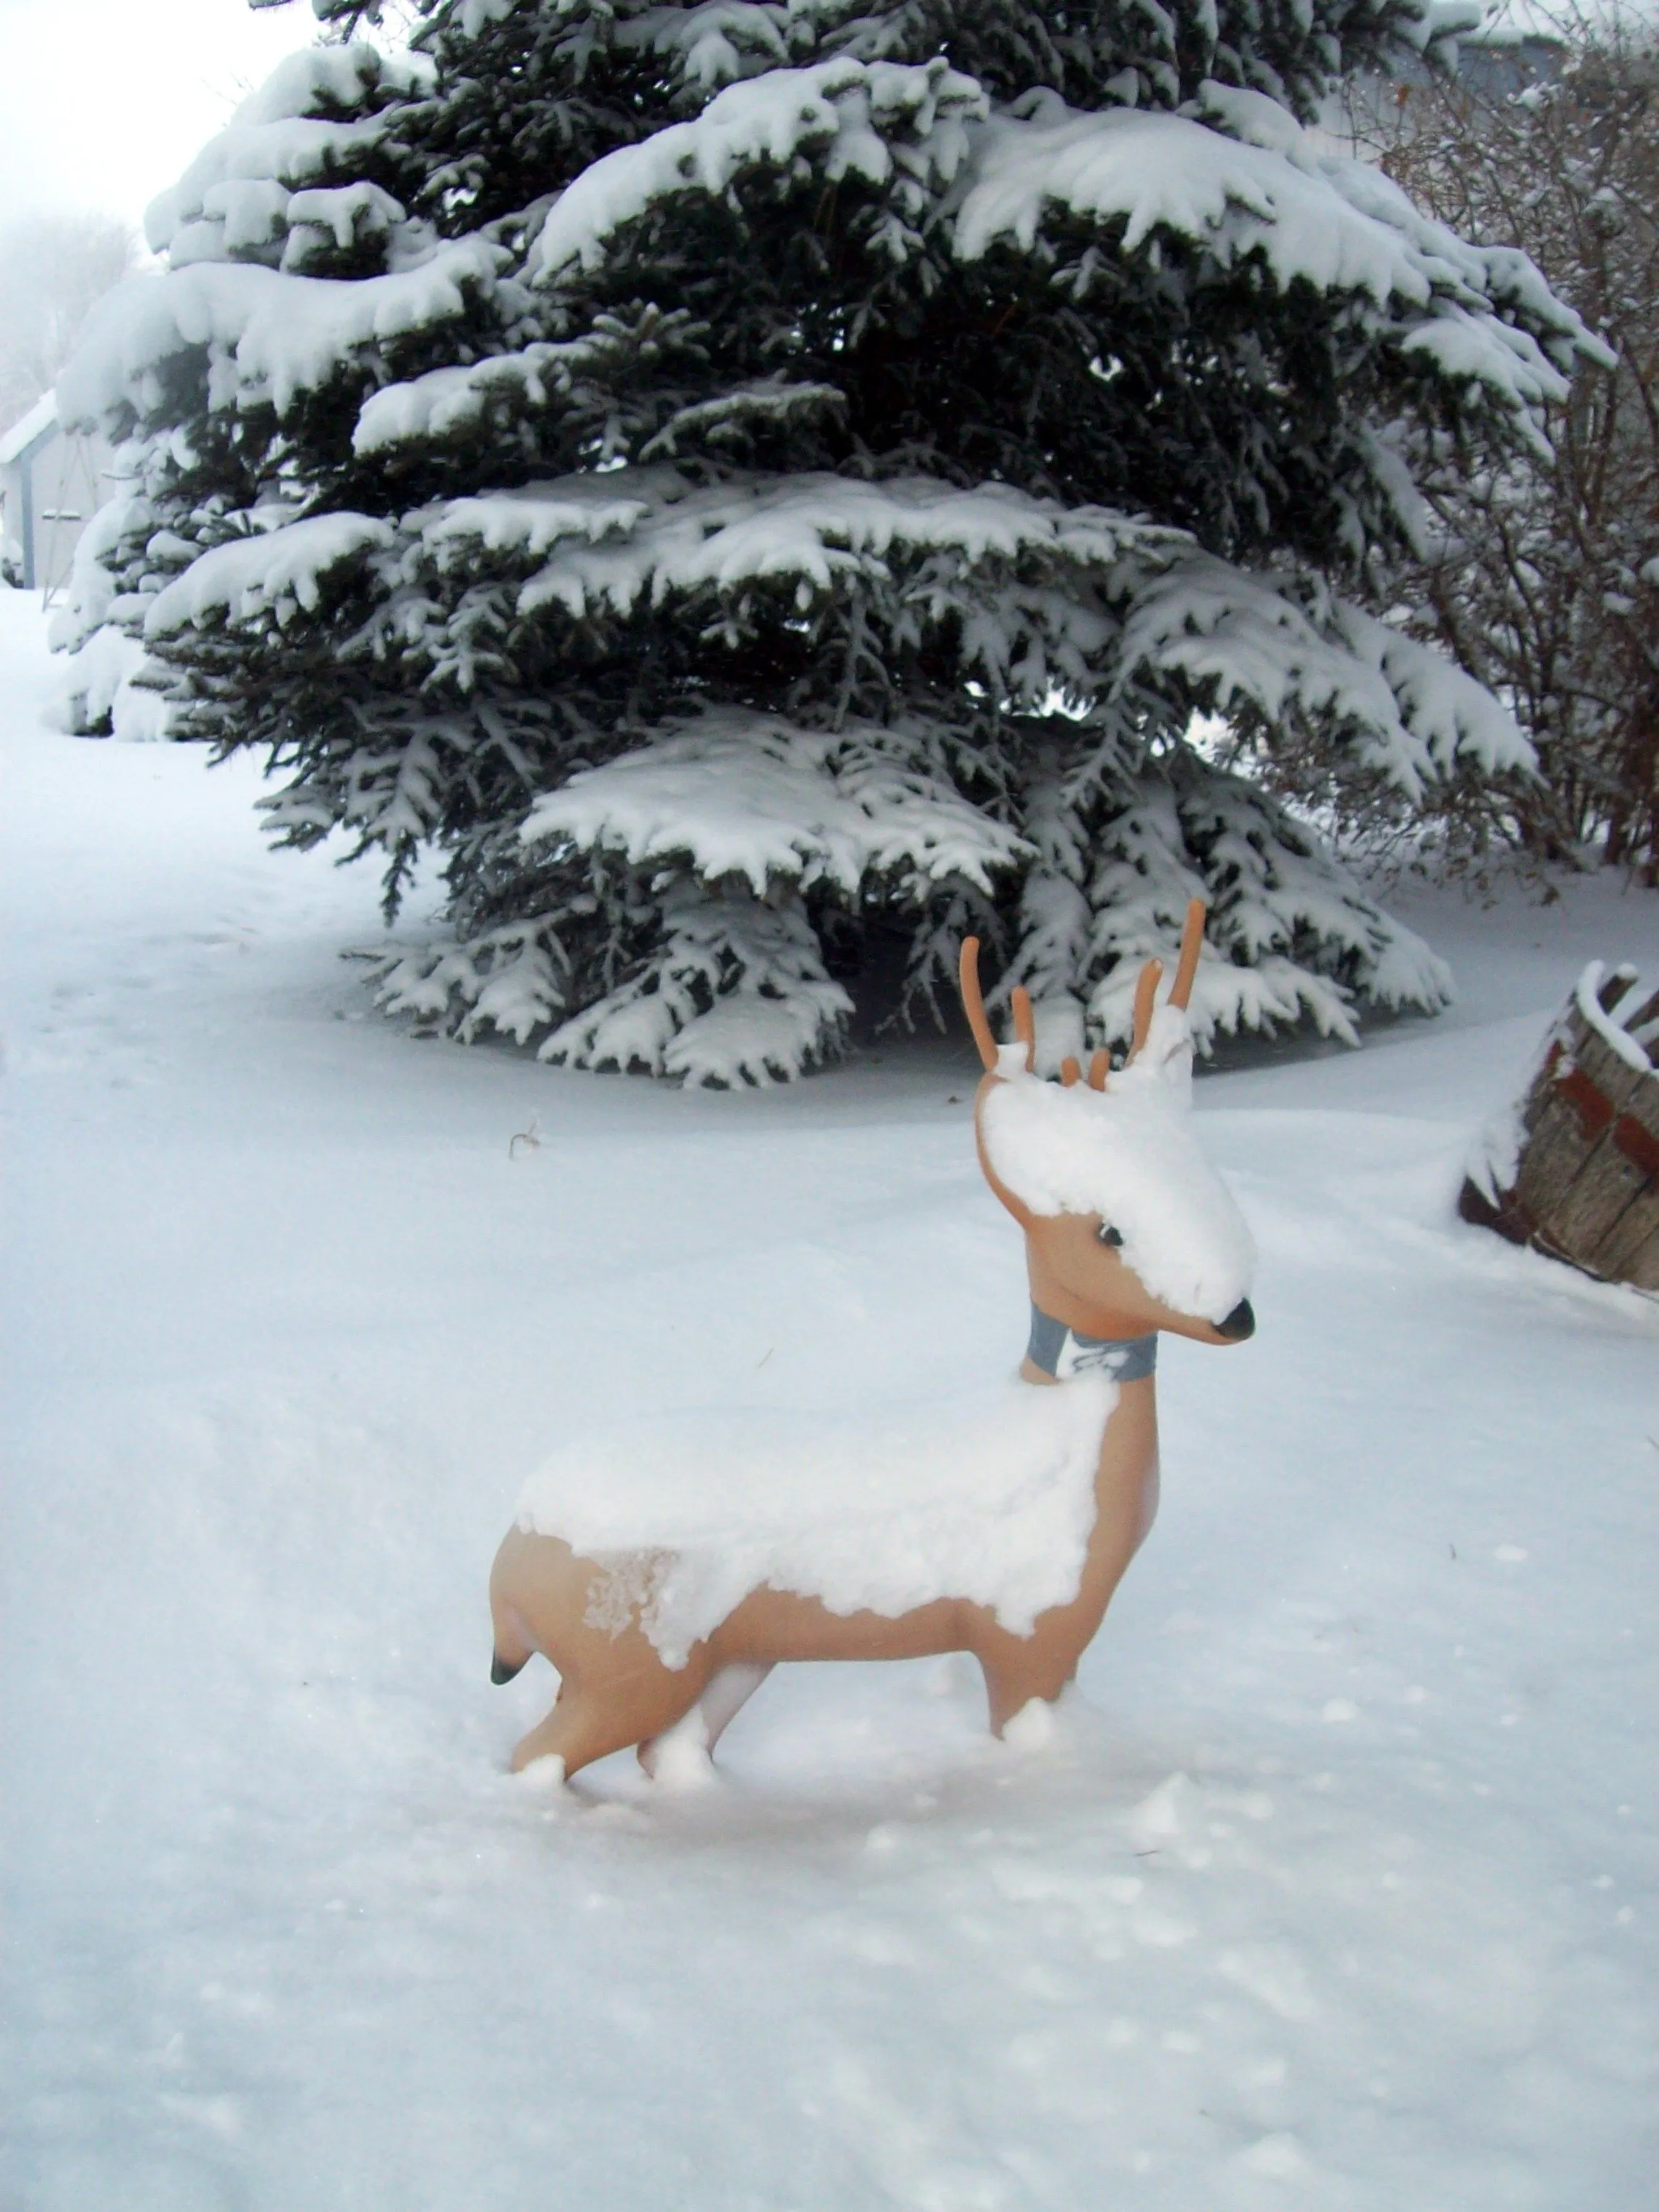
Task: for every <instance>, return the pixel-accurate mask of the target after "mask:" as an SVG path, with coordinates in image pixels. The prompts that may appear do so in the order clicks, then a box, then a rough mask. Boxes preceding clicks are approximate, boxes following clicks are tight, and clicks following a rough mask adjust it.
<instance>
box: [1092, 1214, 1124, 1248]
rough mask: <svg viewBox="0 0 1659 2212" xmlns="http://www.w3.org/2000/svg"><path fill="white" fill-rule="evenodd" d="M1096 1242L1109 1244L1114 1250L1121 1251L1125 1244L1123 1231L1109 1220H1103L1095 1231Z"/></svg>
mask: <svg viewBox="0 0 1659 2212" xmlns="http://www.w3.org/2000/svg"><path fill="white" fill-rule="evenodd" d="M1095 1242H1096V1243H1097V1244H1109V1245H1110V1246H1111V1248H1112V1249H1113V1251H1114V1252H1117V1251H1121V1249H1122V1246H1123V1232H1122V1231H1121V1230H1119V1229H1114V1228H1113V1226H1112V1225H1111V1223H1110V1222H1109V1221H1103V1222H1102V1223H1101V1225H1100V1226H1099V1228H1098V1229H1097V1230H1096V1231H1095Z"/></svg>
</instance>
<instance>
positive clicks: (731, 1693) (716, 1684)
mask: <svg viewBox="0 0 1659 2212" xmlns="http://www.w3.org/2000/svg"><path fill="white" fill-rule="evenodd" d="M771 1671H772V1669H771V1668H770V1667H769V1666H760V1665H751V1664H750V1663H748V1662H735V1663H734V1664H732V1666H729V1667H722V1668H720V1670H719V1671H718V1673H716V1674H714V1677H713V1678H712V1679H711V1680H710V1682H709V1685H708V1688H707V1689H706V1690H705V1691H704V1692H703V1693H702V1697H701V1698H700V1699H698V1700H697V1703H696V1705H695V1707H691V1708H689V1709H688V1710H687V1711H686V1713H685V1715H684V1718H683V1719H681V1720H679V1721H678V1722H676V1723H675V1726H674V1730H673V1733H674V1734H676V1735H688V1734H690V1735H694V1736H695V1740H696V1745H697V1748H698V1749H699V1750H700V1751H702V1752H703V1753H707V1754H708V1755H710V1756H712V1755H713V1753H714V1746H715V1745H716V1744H717V1743H718V1742H719V1741H720V1738H721V1737H722V1736H723V1735H725V1734H726V1729H728V1728H730V1726H731V1725H732V1722H733V1721H734V1720H735V1719H736V1718H737V1717H738V1714H739V1713H740V1712H741V1711H743V1709H744V1706H745V1705H747V1704H748V1703H749V1700H750V1698H752V1697H753V1696H754V1694H755V1692H756V1691H757V1690H758V1689H759V1687H760V1686H761V1684H762V1683H763V1681H764V1680H766V1678H767V1676H768V1675H769V1674H770V1673H771ZM665 1748H666V1744H665V1739H664V1737H662V1736H653V1737H652V1738H651V1739H650V1740H649V1741H648V1742H646V1743H642V1744H641V1746H640V1765H641V1766H642V1767H643V1768H644V1769H645V1771H646V1772H647V1774H649V1775H651V1776H652V1777H653V1778H654V1777H655V1775H656V1771H657V1765H658V1759H659V1755H660V1753H662V1752H663V1751H664V1750H665Z"/></svg>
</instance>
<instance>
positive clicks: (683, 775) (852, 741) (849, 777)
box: [521, 707, 1029, 903]
mask: <svg viewBox="0 0 1659 2212" xmlns="http://www.w3.org/2000/svg"><path fill="white" fill-rule="evenodd" d="M913 750H914V747H907V745H906V744H905V740H904V736H903V733H902V732H894V731H890V730H886V729H884V728H881V727H879V726H877V725H875V724H872V723H851V724H848V726H844V727H843V728H842V729H840V730H837V731H834V732H829V731H821V730H804V729H798V728H795V727H793V726H791V725H790V724H789V723H787V722H786V721H783V720H781V719H780V718H779V717H777V716H776V715H772V714H755V713H752V712H750V711H749V710H748V709H746V708H736V707H724V708H710V709H708V711H707V712H706V713H704V714H702V715H701V716H699V717H698V719H697V720H696V721H694V722H692V723H691V724H690V726H684V727H681V728H678V729H675V728H674V727H673V726H669V728H668V729H667V731H666V732H665V735H664V736H662V737H661V738H657V739H655V740H653V743H651V744H648V745H646V746H643V747H641V749H640V750H638V751H635V752H630V753H624V754H623V756H622V757H620V758H619V759H617V760H614V761H611V762H608V763H606V764H605V766H604V767H602V768H596V769H588V770H586V772H585V773H583V774H581V775H574V776H572V777H571V779H570V781H568V783H567V784H565V785H564V786H563V787H562V789H560V790H558V791H556V792H553V793H549V794H548V796H546V797H545V798H544V799H538V801H537V803H536V805H535V806H534V807H532V810H531V812H530V815H529V817H528V818H527V820H526V823H525V825H524V829H523V831H522V833H521V834H522V836H523V839H524V842H526V844H537V843H539V842H543V841H544V840H548V839H564V840H568V841H569V842H573V843H574V844H576V845H579V846H581V847H584V848H608V849H611V850H614V851H619V852H621V853H622V854H623V855H624V856H625V857H626V858H627V859H628V860H629V861H631V862H633V863H634V864H635V865H636V866H644V865H646V864H648V863H651V862H660V861H663V860H668V859H670V858H679V859H684V860H688V861H689V862H690V866H691V867H692V869H693V870H694V871H695V872H696V874H697V875H698V876H699V877H700V878H702V879H703V880H704V881H705V882H708V883H717V882H719V881H720V879H721V878H725V877H739V876H740V877H743V878H745V879H746V880H747V881H748V883H749V884H750V887H751V888H752V890H754V892H755V894H756V896H757V897H758V896H763V895H764V894H765V893H766V891H767V890H768V889H769V886H771V885H772V884H774V883H775V882H777V881H782V882H788V883H792V884H796V885H797V886H799V888H801V889H806V888H808V887H810V886H811V885H812V884H817V883H821V882H822V883H829V884H834V885H836V887H837V888H839V889H840V890H842V891H844V892H845V893H847V894H848V896H857V894H858V893H859V892H860V890H861V889H862V888H863V886H864V883H865V879H866V877H867V876H871V875H874V876H878V877H881V878H893V879H896V880H897V881H899V882H900V883H901V884H908V886H909V887H910V888H911V890H912V891H913V895H914V897H915V902H917V903H920V902H921V901H922V899H924V898H925V896H926V895H927V890H929V889H930V888H931V887H932V886H933V885H934V884H939V883H942V882H944V881H945V880H946V879H947V878H951V877H963V878H966V879H967V880H968V881H969V882H970V883H973V884H976V885H978V886H979V888H980V889H981V890H985V891H987V892H988V891H989V890H991V889H992V878H993V876H994V874H995V873H997V872H1003V871H1006V870H1009V869H1011V868H1012V867H1013V866H1015V864H1016V863H1017V862H1018V860H1020V859H1021V858H1022V857H1023V856H1024V854H1026V852H1027V851H1028V850H1029V848H1028V847H1027V846H1026V845H1025V842H1024V839H1022V838H1020V837H1018V836H1016V835H1015V834H1014V832H1013V831H1012V830H1011V829H1005V828H1004V827H1003V826H1002V825H1001V824H1000V823H996V822H994V821H992V820H991V819H990V818H989V817H987V815H985V814H984V813H982V812H981V810H980V809H979V808H977V807H975V806H973V805H969V802H968V801H967V800H966V799H963V798H962V797H961V796H960V795H959V794H958V793H957V792H955V791H954V790H952V789H951V787H949V786H948V785H947V784H945V783H944V782H943V781H940V780H939V778H938V777H937V776H933V775H928V774H927V772H926V771H925V770H923V769H919V768H918V767H916V766H915V763H914V762H913V761H912V759H911V758H910V757H909V755H910V753H911V751H913Z"/></svg>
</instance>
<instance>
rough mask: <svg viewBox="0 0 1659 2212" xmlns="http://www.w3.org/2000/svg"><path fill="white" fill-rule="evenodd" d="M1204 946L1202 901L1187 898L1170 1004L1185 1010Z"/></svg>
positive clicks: (1191, 992) (1183, 1011) (1191, 993)
mask: <svg viewBox="0 0 1659 2212" xmlns="http://www.w3.org/2000/svg"><path fill="white" fill-rule="evenodd" d="M1203 947H1204V902H1203V900H1202V899H1188V902H1187V922H1186V927H1184V928H1183V929H1182V933H1181V964H1180V966H1179V967H1178V968H1177V969H1176V979H1175V988H1174V990H1172V991H1171V992H1170V1005H1171V1006H1179V1007H1180V1008H1181V1011H1182V1013H1185V1012H1186V1011H1187V1006H1188V1001H1189V1000H1191V998H1192V995H1193V978H1194V975H1197V973H1198V956H1199V954H1200V951H1202V950H1203Z"/></svg>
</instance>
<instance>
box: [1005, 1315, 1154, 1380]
mask: <svg viewBox="0 0 1659 2212" xmlns="http://www.w3.org/2000/svg"><path fill="white" fill-rule="evenodd" d="M1157 1367H1158V1333H1157V1331H1156V1330H1153V1331H1152V1333H1151V1334H1148V1335H1146V1336H1088V1335H1085V1334H1083V1332H1082V1331H1080V1330H1079V1329H1077V1328H1073V1326H1072V1325H1071V1324H1070V1323H1069V1322H1064V1321H1062V1320H1061V1319H1060V1317H1059V1316H1058V1315H1056V1314H1051V1313H1045V1312H1044V1311H1043V1310H1042V1307H1041V1306H1040V1305H1039V1304H1037V1302H1036V1299H1035V1298H1033V1299H1032V1301H1031V1334H1030V1340H1028V1342H1027V1344H1026V1346H1025V1368H1024V1369H1022V1370H1021V1371H1022V1372H1024V1371H1025V1370H1028V1369H1031V1368H1035V1369H1036V1370H1037V1374H1038V1376H1041V1378H1042V1381H1044V1382H1045V1383H1069V1382H1070V1381H1071V1380H1072V1378H1073V1376H1076V1375H1101V1376H1104V1377H1105V1378H1106V1380H1107V1381H1108V1382H1109V1383H1139V1382H1143V1381H1146V1380H1148V1379H1150V1377H1151V1376H1152V1375H1153V1374H1154V1373H1155V1372H1156V1370H1157Z"/></svg>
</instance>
